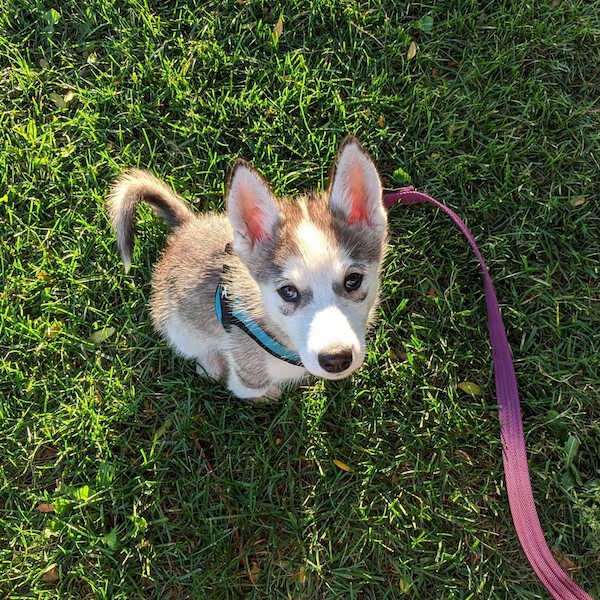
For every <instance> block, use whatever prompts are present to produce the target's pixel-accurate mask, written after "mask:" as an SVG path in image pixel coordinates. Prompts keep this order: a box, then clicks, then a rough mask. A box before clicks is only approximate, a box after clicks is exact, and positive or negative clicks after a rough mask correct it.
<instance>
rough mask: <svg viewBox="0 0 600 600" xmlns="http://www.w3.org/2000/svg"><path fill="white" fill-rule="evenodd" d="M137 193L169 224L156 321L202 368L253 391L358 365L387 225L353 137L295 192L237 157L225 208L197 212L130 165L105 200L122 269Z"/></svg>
mask: <svg viewBox="0 0 600 600" xmlns="http://www.w3.org/2000/svg"><path fill="white" fill-rule="evenodd" d="M141 200H143V201H145V202H147V203H148V204H149V205H150V206H152V208H153V209H154V211H155V212H156V213H158V215H159V216H160V217H162V218H163V219H164V220H165V221H166V222H167V224H168V225H169V227H170V228H171V232H170V235H169V238H168V241H167V247H166V249H165V251H164V253H163V255H162V257H161V259H160V260H159V262H158V264H157V265H156V268H155V271H154V277H153V284H152V299H151V311H152V321H153V323H154V327H155V328H156V330H157V331H158V332H160V333H161V334H162V336H164V338H165V339H166V340H167V341H168V342H169V344H170V345H171V346H172V347H173V349H174V350H175V351H176V352H178V353H179V354H180V355H182V356H184V357H186V358H190V359H193V360H195V361H197V363H198V371H199V372H200V373H201V374H203V375H206V376H208V377H211V378H213V379H220V380H223V381H225V382H226V384H227V387H228V388H229V390H230V391H231V393H232V394H234V395H235V396H237V397H239V398H260V397H262V396H269V397H277V396H278V395H279V392H280V389H281V387H282V386H284V385H286V384H291V383H295V382H299V381H300V380H302V379H303V378H305V377H306V376H307V375H308V374H312V375H315V376H317V377H324V378H326V379H341V378H344V377H347V376H348V375H350V374H351V373H352V372H353V371H354V370H356V369H357V368H358V367H360V365H361V364H362V362H363V360H364V357H365V335H366V332H367V329H368V327H369V325H371V324H372V322H373V320H374V317H375V311H376V306H377V300H378V292H379V280H380V275H381V267H382V261H383V258H384V254H385V250H386V245H387V235H388V229H387V214H386V210H385V208H384V206H383V203H382V186H381V180H380V178H379V175H378V173H377V170H376V168H375V166H374V164H373V161H372V160H371V158H370V157H369V155H368V154H367V152H366V151H365V150H364V149H363V148H362V146H361V145H360V144H359V142H358V141H357V140H356V139H354V138H352V137H348V138H346V139H345V140H344V141H343V142H342V144H341V146H340V149H339V151H338V154H337V157H336V160H335V163H334V166H333V170H332V175H331V181H330V186H329V190H328V191H327V192H326V193H317V192H310V193H307V194H305V195H302V196H300V197H298V198H297V199H295V200H294V201H291V200H280V199H278V198H276V197H275V196H274V194H273V193H272V191H271V190H270V188H269V186H268V184H267V182H266V181H265V180H264V179H263V178H262V177H261V176H260V175H259V174H258V173H257V172H256V171H255V170H254V169H253V168H252V167H251V166H250V165H249V164H248V163H246V162H245V161H243V160H237V161H236V162H235V164H234V165H233V168H232V170H231V174H230V176H229V183H228V186H227V193H226V205H227V215H224V214H202V215H197V214H194V213H193V212H192V211H191V210H190V209H189V207H188V206H187V205H186V204H185V203H184V201H183V200H182V199H181V198H180V197H178V196H177V195H176V194H175V193H174V192H173V190H171V189H170V188H169V187H168V186H167V185H165V184H164V183H162V182H161V181H159V180H158V179H156V178H155V177H153V176H152V175H150V174H149V173H146V172H143V171H139V170H131V171H129V172H127V173H126V174H125V175H123V176H122V177H121V178H120V179H119V180H118V181H117V182H116V183H115V184H114V186H113V188H112V191H111V194H110V197H109V200H108V211H109V215H110V220H111V224H112V226H113V228H114V230H115V232H116V237H117V244H118V248H119V251H120V254H121V257H122V259H123V262H124V263H125V271H126V272H127V271H128V270H129V267H130V265H131V257H132V251H133V239H134V234H133V219H134V216H135V213H136V209H137V205H138V203H139V202H140V201H141Z"/></svg>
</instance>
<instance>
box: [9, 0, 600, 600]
mask: <svg viewBox="0 0 600 600" xmlns="http://www.w3.org/2000/svg"><path fill="white" fill-rule="evenodd" d="M0 8H1V9H2V10H0V74H1V78H2V86H1V88H0V131H1V132H2V133H1V135H0V138H1V139H2V144H0V236H1V237H0V241H1V246H0V273H1V275H0V277H1V288H2V289H1V292H0V294H1V295H0V350H1V355H2V356H1V358H0V457H1V458H0V596H2V597H3V598H4V597H6V598H110V599H124V598H142V597H143V598H192V597H193V598H230V597H239V596H248V597H257V598H264V597H268V598H335V597H348V598H377V599H380V598H404V597H414V598H435V599H438V598H460V599H463V598H515V597H518V598H545V597H547V596H546V595H545V592H544V591H543V588H542V587H541V585H540V584H539V583H538V582H537V580H536V579H535V577H534V575H533V573H532V571H531V570H530V568H529V567H528V565H527V563H526V561H525V559H524V556H523V554H522V552H521V550H520V548H519V546H518V542H517V538H516V535H515V532H514V530H513V527H512V523H511V520H510V514H509V510H508V503H507V497H506V491H505V486H504V480H503V472H502V463H501V448H500V441H499V426H498V422H497V412H496V406H495V393H494V386H493V374H492V368H491V357H490V350H489V345H488V341H487V330H486V320H485V311H484V303H483V292H482V287H481V280H480V276H479V273H478V270H477V265H476V262H475V260H474V258H473V256H472V255H471V254H470V251H469V250H468V248H467V246H466V244H465V242H464V240H463V239H462V238H461V237H460V235H459V234H458V233H457V232H456V231H455V230H454V228H453V227H452V226H451V224H450V223H449V221H448V220H447V219H446V217H444V216H443V215H442V214H440V213H438V212H436V211H433V210H431V209H429V208H426V207H414V208H405V209H403V208H398V209H396V210H395V211H394V212H393V214H392V216H391V227H392V238H391V252H390V255H389V259H388V261H387V267H386V271H385V279H384V284H383V302H382V306H381V311H380V312H381V319H380V322H379V325H378V327H377V329H376V331H375V333H374V335H373V336H372V338H371V341H370V346H369V353H368V357H367V360H366V364H365V366H364V367H363V368H362V369H361V370H360V372H358V373H357V374H356V375H355V376H353V378H352V380H351V381H345V382H343V383H341V384H336V385H329V384H324V383H323V382H317V383H315V384H311V385H307V386H305V387H302V388H300V389H297V390H295V391H293V392H290V393H287V394H286V395H285V396H284V398H283V400H282V401H281V403H279V404H276V405H271V406H254V405H252V404H248V403H244V402H240V401H237V400H233V399H231V398H230V397H228V395H227V393H226V392H225V390H224V388H222V387H221V386H219V385H207V384H206V383H205V382H203V381H202V380H201V379H199V378H198V377H197V376H196V374H195V372H194V365H192V364H190V363H189V362H186V361H184V360H181V359H179V358H176V357H174V356H173V354H172V352H171V351H170V350H169V349H168V348H167V347H165V345H164V344H163V343H162V342H161V341H159V340H158V339H157V337H156V335H155V334H154V333H153V332H152V328H151V324H150V317H149V312H148V305H147V301H148V295H149V290H150V279H151V269H152V264H153V262H154V261H155V260H156V258H157V256H158V254H159V252H160V250H161V248H162V246H163V244H164V239H165V232H164V228H163V226H162V225H161V224H160V223H159V222H158V221H156V220H154V219H153V218H152V216H151V214H150V212H149V211H148V210H142V211H140V216H139V221H138V228H137V234H138V237H137V242H136V249H135V255H134V263H133V265H134V266H133V269H132V272H131V275H130V276H125V275H124V274H123V270H122V266H121V264H120V263H119V260H118V256H117V252H116V248H115V243H114V239H113V237H112V235H111V233H110V230H109V226H108V223H107V219H106V215H105V212H104V199H105V197H106V193H107V189H108V185H109V183H110V182H111V180H112V179H113V178H114V177H115V176H116V175H117V174H118V173H119V172H120V170H121V169H122V168H123V167H125V166H129V165H139V166H142V167H145V168H149V169H151V170H152V171H154V172H155V173H156V174H158V175H159V176H161V177H163V178H165V179H166V180H167V181H168V182H169V183H170V184H172V185H173V186H174V187H175V188H176V189H177V190H178V191H179V192H180V193H181V194H182V195H183V196H184V197H185V198H186V199H187V200H189V202H190V203H192V204H193V205H194V207H195V208H196V209H197V210H198V211H206V210H209V209H222V208H223V191H224V181H225V177H226V174H227V171H228V168H229V166H230V165H231V163H232V160H233V159H234V157H237V156H243V157H245V158H247V159H250V160H252V162H253V163H254V164H255V165H256V166H257V167H258V168H259V169H260V170H261V171H262V172H263V173H264V174H265V176H266V177H267V178H268V179H269V180H270V181H271V182H272V183H273V186H274V189H275V190H276V191H277V192H279V193H286V194H292V193H294V192H296V191H298V190H301V189H306V188H309V187H323V186H325V185H326V182H327V176H328V171H329V166H330V163H331V161H332V159H333V156H334V153H335V150H336V148H337V144H338V143H339V141H340V140H341V139H342V137H343V136H344V134H345V133H347V132H351V133H354V134H356V135H357V136H358V137H359V138H360V139H361V140H362V141H363V142H364V144H365V145H366V147H367V148H368V149H369V150H370V151H371V152H372V154H373V156H374V158H375V160H376V162H377V164H378V166H379V168H380V170H381V172H382V174H383V175H384V176H385V177H386V179H387V182H388V184H389V185H394V184H402V183H404V180H405V179H406V177H405V176H404V175H403V174H402V172H397V171H396V170H397V169H398V168H399V167H401V168H402V169H403V170H404V172H405V173H407V174H409V177H410V179H411V181H412V183H413V184H414V185H415V186H416V187H418V188H421V189H423V188H425V187H427V189H428V190H429V191H430V192H431V193H432V194H433V195H435V196H436V197H438V198H440V199H441V200H443V201H446V202H448V203H449V204H450V205H451V206H453V207H455V208H456V209H457V210H458V212H459V213H460V214H461V215H462V216H463V217H464V219H465V220H466V222H467V223H468V225H469V226H470V227H471V228H472V230H473V232H474V234H475V236H476V237H477V239H478V241H479V242H480V244H481V249H482V252H483V254H484V256H485V258H486V260H487V261H488V265H489V267H490V271H491V273H492V277H493V278H494V281H495V284H496V286H497V291H498V295H499V298H500V300H501V303H502V308H503V315H504V319H505V323H506V326H507V329H508V333H509V339H510V342H511V345H512V348H513V353H514V357H515V360H516V370H517V375H518V379H519V383H520V392H521V399H522V407H523V416H524V421H525V429H526V435H527V445H528V451H529V462H530V467H531V476H532V483H533V487H534V492H535V497H536V501H537V506H538V510H539V513H540V519H541V522H542V526H543V528H544V531H545V533H546V536H547V539H548V542H549V544H550V546H551V547H552V548H553V550H554V551H555V553H556V555H557V556H558V557H559V559H560V560H561V561H562V563H563V564H564V565H565V566H566V567H567V568H569V569H570V572H571V575H572V577H574V579H575V580H576V581H577V582H578V583H579V584H580V585H582V586H583V587H584V588H586V589H587V591H588V592H589V593H591V594H592V595H595V596H600V419H599V417H600V403H599V401H598V400H599V397H600V358H599V357H600V342H599V336H598V329H599V325H600V310H599V299H600V288H599V282H600V274H599V259H600V241H599V240H600V212H599V211H598V193H599V191H600V165H599V161H600V141H599V136H600V134H599V132H600V102H599V100H598V98H599V97H600V69H599V67H598V65H600V3H599V2H596V1H594V2H568V1H566V0H560V1H557V2H530V3H521V2H496V3H476V2H471V1H468V0H464V1H463V0H461V1H458V2H447V1H440V2H431V3H421V2H416V3H410V4H406V5H403V4H400V3H396V2H392V1H390V2H384V1H374V2H364V3H360V4H359V3H355V2H350V1H334V0H330V1H325V0H322V1H320V0H315V1H314V2H311V3H308V2H286V3H284V4H282V5H277V4H276V3H273V2H270V3H268V2H262V1H252V0H238V1H224V2H214V1H213V2H200V1H198V0H190V1H188V2H182V1H180V0H177V1H174V2H154V3H149V2H147V1H146V0H122V1H116V0H90V2H74V1H72V0H63V1H62V2H60V3H51V2H46V1H43V0H0ZM280 17H281V18H282V22H281V24H282V26H283V29H282V32H281V35H279V36H277V35H276V34H274V33H273V31H274V28H275V27H276V24H277V22H278V20H279V18H280ZM411 41H414V42H416V46H417V47H416V50H417V51H416V55H415V56H414V58H412V59H411V60H408V59H407V52H408V49H409V45H410V43H411ZM395 172H396V176H395V177H394V173H395ZM103 328H113V329H114V332H113V333H112V335H110V336H108V337H107V338H106V339H104V340H102V341H99V342H97V343H94V342H92V341H90V335H91V334H92V333H93V332H94V331H97V330H99V329H103ZM111 331H112V330H110V329H109V330H107V333H110V332H111ZM464 381H470V382H473V383H475V384H477V385H478V386H479V387H480V388H481V395H468V394H465V393H464V392H462V391H461V390H460V389H459V388H457V385H458V384H459V383H460V382H464ZM334 459H335V460H337V461H341V462H342V463H345V464H347V465H348V466H349V468H351V471H349V472H348V471H345V470H343V469H341V468H339V467H338V466H337V465H336V464H335V463H334V462H333V460H334ZM40 503H47V504H49V503H52V504H53V507H54V512H49V513H43V512H40V511H39V508H38V507H39V505H40ZM42 508H43V507H42Z"/></svg>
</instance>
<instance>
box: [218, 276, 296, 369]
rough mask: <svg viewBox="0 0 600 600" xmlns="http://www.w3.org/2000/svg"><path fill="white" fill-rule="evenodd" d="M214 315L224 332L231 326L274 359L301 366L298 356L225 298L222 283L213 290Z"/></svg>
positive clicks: (224, 288)
mask: <svg viewBox="0 0 600 600" xmlns="http://www.w3.org/2000/svg"><path fill="white" fill-rule="evenodd" d="M215 313H216V315H217V319H219V323H221V325H222V326H223V329H225V331H230V330H231V326H232V325H235V326H236V327H239V328H240V329H241V330H242V331H243V332H244V333H245V334H246V335H247V336H248V337H250V338H252V339H253V340H254V341H255V342H256V343H257V344H258V345H259V346H260V347H261V348H262V349H263V350H266V351H267V352H268V353H269V354H271V355H272V356H274V357H275V358H278V359H279V360H283V361H284V362H287V363H289V364H291V365H295V366H297V367H301V366H303V365H302V361H301V360H300V356H298V354H296V353H295V352H293V351H292V350H290V349H289V348H286V347H285V346H284V345H283V344H280V343H279V342H278V341H277V340H276V339H275V338H274V337H273V336H272V335H271V334H270V333H268V332H267V331H266V330H265V329H264V328H262V327H261V326H260V325H259V324H258V323H257V322H256V321H255V320H254V319H252V317H251V316H250V315H249V314H248V313H247V312H246V311H245V310H244V309H243V308H241V307H240V306H237V302H235V300H233V301H232V300H231V299H230V298H229V297H228V296H227V288H226V287H225V285H224V284H223V283H219V284H218V285H217V289H216V290H215Z"/></svg>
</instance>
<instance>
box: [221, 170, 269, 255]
mask: <svg viewBox="0 0 600 600" xmlns="http://www.w3.org/2000/svg"><path fill="white" fill-rule="evenodd" d="M225 201H226V203H227V213H228V215H229V220H230V221H231V225H232V227H233V246H234V248H235V251H236V252H237V253H238V254H239V255H240V257H242V258H243V257H249V256H250V255H251V254H252V253H253V251H254V250H255V249H256V248H257V247H259V246H260V245H261V244H262V243H264V242H265V241H267V240H271V239H273V235H274V233H275V227H276V226H277V223H278V222H279V208H278V206H277V202H276V200H275V197H274V196H273V193H272V192H271V190H270V189H269V186H268V184H267V182H266V181H265V180H264V179H263V178H262V177H261V176H260V175H259V174H258V173H257V172H256V171H255V170H254V169H253V168H252V167H251V166H250V165H249V164H248V163H247V162H246V161H244V160H241V159H238V160H237V161H236V162H235V164H234V165H233V168H232V169H231V174H230V176H229V184H228V186H227V194H226V200H225Z"/></svg>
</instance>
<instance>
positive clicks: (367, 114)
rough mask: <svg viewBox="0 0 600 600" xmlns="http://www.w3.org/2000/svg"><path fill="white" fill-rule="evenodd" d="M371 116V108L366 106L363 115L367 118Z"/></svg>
mask: <svg viewBox="0 0 600 600" xmlns="http://www.w3.org/2000/svg"><path fill="white" fill-rule="evenodd" d="M370 116H371V109H370V108H369V107H368V106H367V108H365V117H367V119H368V118H369V117H370Z"/></svg>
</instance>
